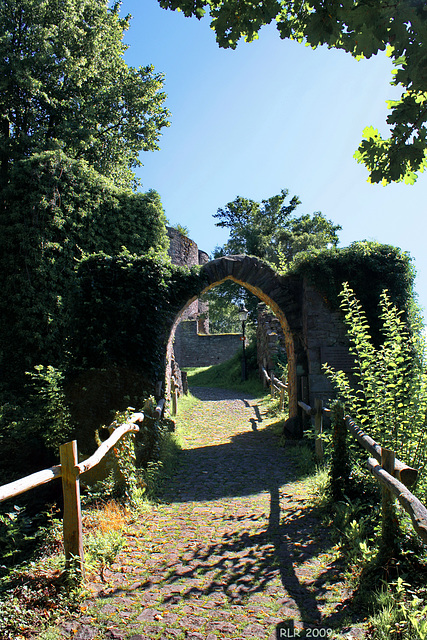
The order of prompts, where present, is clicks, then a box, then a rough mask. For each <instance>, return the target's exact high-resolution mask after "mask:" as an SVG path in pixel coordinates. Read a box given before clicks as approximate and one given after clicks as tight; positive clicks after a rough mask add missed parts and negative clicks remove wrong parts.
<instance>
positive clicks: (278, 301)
mask: <svg viewBox="0 0 427 640" xmlns="http://www.w3.org/2000/svg"><path fill="white" fill-rule="evenodd" d="M201 272H202V279H203V280H204V282H205V286H204V288H203V289H202V290H201V291H200V293H199V295H203V294H204V293H205V292H207V291H209V290H210V289H212V288H213V287H216V286H218V285H220V284H222V283H223V282H225V281H226V280H232V281H234V282H236V283H237V284H239V285H240V286H242V287H244V288H246V289H247V290H248V291H250V292H251V293H253V294H254V295H256V296H257V297H258V298H259V300H260V301H262V302H265V303H266V304H267V305H268V307H269V308H270V309H271V310H272V311H273V312H274V314H275V315H276V317H277V318H278V320H279V322H280V325H281V327H282V329H283V333H284V336H285V343H286V351H287V357H288V394H289V417H290V418H295V417H296V416H297V414H298V400H300V399H302V398H301V391H300V390H301V384H300V380H301V378H303V377H306V375H307V370H308V369H307V354H306V349H305V345H304V340H303V312H302V281H301V279H300V278H292V277H290V276H286V277H284V276H281V275H280V274H278V273H277V272H276V271H275V270H274V269H273V268H272V267H270V265H268V264H267V263H265V262H263V261H262V260H260V259H259V258H256V257H253V256H245V255H238V256H223V257H221V258H217V259H216V260H212V261H210V262H207V263H206V264H204V265H203V266H202V268H201ZM196 298H197V297H192V298H191V299H190V300H188V302H187V304H186V305H185V307H184V308H183V309H181V311H180V312H179V314H178V315H177V316H176V318H175V321H174V324H173V326H172V329H171V333H170V337H169V341H168V346H167V357H166V359H167V362H170V360H171V353H172V348H173V340H174V336H175V331H176V328H177V326H178V324H179V322H180V321H181V318H182V317H183V314H184V313H185V310H186V309H187V308H188V307H189V306H190V305H192V304H193V303H194V301H195V300H196ZM304 399H306V398H304Z"/></svg>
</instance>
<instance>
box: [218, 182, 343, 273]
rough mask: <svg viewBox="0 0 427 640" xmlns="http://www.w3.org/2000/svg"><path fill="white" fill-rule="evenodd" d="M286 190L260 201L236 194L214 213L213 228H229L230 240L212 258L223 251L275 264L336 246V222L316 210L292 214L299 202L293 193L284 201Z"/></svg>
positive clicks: (338, 229) (223, 252)
mask: <svg viewBox="0 0 427 640" xmlns="http://www.w3.org/2000/svg"><path fill="white" fill-rule="evenodd" d="M288 195H289V191H288V190H287V189H282V191H281V192H280V194H278V195H276V196H272V197H271V198H268V199H267V200H262V202H255V201H254V200H249V199H247V198H241V197H240V196H238V197H237V198H235V199H234V200H233V202H229V203H228V204H227V205H226V206H225V208H224V209H218V211H217V213H216V214H214V218H217V219H218V220H219V222H217V223H216V226H217V227H226V228H228V229H230V239H229V240H228V242H226V244H225V245H224V246H223V247H221V248H217V249H216V251H215V257H218V256H220V255H227V254H247V255H252V256H257V257H258V258H262V259H263V260H267V261H268V262H271V263H272V264H274V265H275V266H276V267H278V266H284V264H286V263H288V262H290V261H292V260H293V258H294V256H295V255H296V254H297V253H299V252H301V251H311V250H313V249H325V248H327V247H328V245H330V246H331V247H332V246H333V247H336V246H337V244H338V242H339V238H338V235H337V231H340V230H341V227H340V226H339V225H334V223H333V222H332V221H331V220H327V219H326V218H325V217H324V216H323V215H322V214H321V213H320V212H316V213H314V214H313V216H310V215H309V214H305V215H303V216H301V217H299V218H296V217H295V216H292V214H293V213H294V211H295V209H296V208H297V207H298V205H300V204H301V202H300V200H299V198H298V197H297V196H292V197H291V198H290V199H289V202H286V201H287V198H288Z"/></svg>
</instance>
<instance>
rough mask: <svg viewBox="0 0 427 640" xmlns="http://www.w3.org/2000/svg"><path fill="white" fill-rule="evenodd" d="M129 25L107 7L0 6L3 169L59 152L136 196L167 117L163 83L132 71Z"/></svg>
mask: <svg viewBox="0 0 427 640" xmlns="http://www.w3.org/2000/svg"><path fill="white" fill-rule="evenodd" d="M129 19H130V17H129V16H128V17H126V18H123V19H121V18H120V17H119V3H115V4H114V6H113V7H112V8H109V7H108V2H107V1H106V0H101V1H99V0H0V65H1V73H0V168H1V179H2V185H1V186H4V185H5V184H7V182H8V179H9V178H8V176H9V172H10V168H11V165H12V164H13V163H14V162H16V161H17V160H20V159H23V158H26V157H29V156H30V155H32V154H34V153H40V152H43V151H51V150H56V149H61V150H63V151H65V153H66V154H67V155H68V156H69V157H71V158H73V159H82V160H85V161H87V162H88V163H89V164H90V165H91V166H92V167H94V168H95V169H96V170H97V171H98V172H99V173H101V174H103V175H105V176H108V177H110V178H112V179H113V180H114V181H115V182H116V184H119V185H122V186H123V185H125V186H132V184H133V180H134V175H133V172H132V168H134V167H135V166H137V165H139V164H141V163H140V161H139V159H138V155H139V153H140V152H141V151H143V150H154V149H157V148H158V146H157V143H158V139H159V135H160V130H161V129H162V127H165V126H167V125H168V124H169V123H168V121H167V117H168V112H167V110H166V109H165V108H164V106H163V103H164V100H165V94H164V93H162V92H161V88H162V82H163V76H162V75H161V74H156V73H155V72H154V69H153V67H152V66H146V67H140V68H138V69H135V68H132V67H128V66H127V65H126V63H125V61H124V59H123V54H124V51H125V50H126V46H125V45H124V44H123V35H124V32H125V30H126V29H127V28H128V25H129Z"/></svg>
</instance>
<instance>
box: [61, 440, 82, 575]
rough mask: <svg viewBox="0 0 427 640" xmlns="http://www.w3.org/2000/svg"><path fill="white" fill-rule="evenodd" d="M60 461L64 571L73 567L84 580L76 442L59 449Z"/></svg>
mask: <svg viewBox="0 0 427 640" xmlns="http://www.w3.org/2000/svg"><path fill="white" fill-rule="evenodd" d="M59 455H60V459H61V471H62V473H61V475H62V491H63V494H64V519H63V529H64V550H65V569H66V571H70V568H71V567H75V568H76V569H77V570H78V571H79V572H80V574H81V578H82V579H83V578H84V554H83V532H82V513H81V504H80V480H79V475H80V474H79V470H78V469H77V470H76V466H77V464H78V457H77V442H76V440H73V441H72V442H67V443H66V444H63V445H61V446H60V447H59Z"/></svg>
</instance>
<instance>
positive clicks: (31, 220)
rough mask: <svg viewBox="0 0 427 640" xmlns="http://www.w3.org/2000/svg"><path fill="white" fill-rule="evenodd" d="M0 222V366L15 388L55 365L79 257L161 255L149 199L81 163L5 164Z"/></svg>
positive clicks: (35, 159) (163, 238) (35, 160)
mask: <svg viewBox="0 0 427 640" xmlns="http://www.w3.org/2000/svg"><path fill="white" fill-rule="evenodd" d="M11 173H12V175H11V180H10V185H11V186H9V187H6V188H5V189H4V190H3V192H2V197H3V198H4V204H5V208H4V211H3V212H2V215H1V216H0V272H1V274H2V294H3V295H2V297H1V300H0V359H1V361H0V366H1V374H2V379H3V383H4V384H6V385H7V386H9V387H10V386H11V385H12V386H13V385H15V386H16V385H18V387H19V385H20V386H21V388H22V385H23V375H24V372H25V371H28V370H32V369H33V367H34V366H36V365H39V364H42V365H52V366H55V367H58V366H61V365H63V362H64V359H65V354H66V351H67V339H68V334H69V328H70V311H71V309H72V307H73V304H74V299H75V296H76V291H77V289H78V284H79V283H78V276H77V274H76V270H75V267H76V265H77V261H78V260H80V259H81V258H82V256H83V255H86V254H90V253H93V252H95V251H104V252H105V253H107V254H109V255H117V254H118V253H120V252H122V251H123V250H124V249H123V248H124V247H125V248H126V250H127V251H128V252H138V253H144V254H146V253H153V254H157V255H163V256H165V255H166V249H167V246H168V240H167V234H166V227H165V216H164V213H163V209H162V206H161V203H160V198H159V196H158V194H157V193H155V192H153V191H150V192H148V193H132V192H131V191H128V190H125V189H119V188H117V187H115V186H114V185H113V183H112V182H110V181H109V180H108V179H107V178H105V177H104V176H101V175H100V174H98V173H97V172H96V171H95V170H94V169H92V168H91V167H90V166H89V165H88V164H87V163H85V162H83V161H76V160H72V159H70V158H68V157H67V156H66V155H65V154H64V153H63V152H61V151H55V152H45V153H41V154H36V155H33V156H31V157H30V158H28V159H26V160H22V161H19V162H16V163H14V164H13V167H12V169H11Z"/></svg>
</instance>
